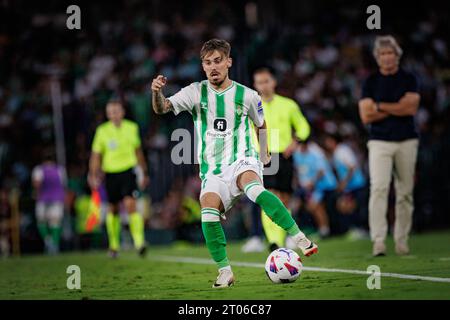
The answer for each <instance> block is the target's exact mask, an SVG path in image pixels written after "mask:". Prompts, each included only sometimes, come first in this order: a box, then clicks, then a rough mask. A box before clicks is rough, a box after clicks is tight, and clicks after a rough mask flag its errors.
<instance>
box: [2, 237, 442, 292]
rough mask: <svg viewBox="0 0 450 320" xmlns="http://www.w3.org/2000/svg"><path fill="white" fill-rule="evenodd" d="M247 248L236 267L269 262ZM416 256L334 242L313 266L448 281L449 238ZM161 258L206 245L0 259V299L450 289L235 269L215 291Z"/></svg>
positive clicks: (202, 251)
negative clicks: (75, 275) (74, 273)
mask: <svg viewBox="0 0 450 320" xmlns="http://www.w3.org/2000/svg"><path fill="white" fill-rule="evenodd" d="M241 244H242V243H232V244H229V246H228V255H229V258H230V260H231V262H233V261H240V262H258V263H264V261H265V259H266V257H267V253H266V252H264V253H258V254H243V253H241V252H240V247H241ZM410 244H411V249H412V254H411V256H407V257H398V256H396V255H395V254H394V252H393V243H392V241H388V243H387V245H388V255H387V256H386V257H379V258H373V257H372V256H371V255H370V251H371V244H370V242H369V241H368V240H359V241H353V242H352V241H348V240H345V239H342V238H334V239H330V240H323V241H320V242H319V246H320V251H319V254H318V255H316V256H312V257H310V258H304V259H303V261H304V264H305V266H308V267H323V268H342V269H358V270H366V269H367V267H368V266H369V265H373V264H375V265H378V266H380V268H381V272H386V273H387V272H392V273H401V274H410V275H420V276H433V277H443V278H450V232H449V231H446V232H435V233H428V234H420V235H414V236H413V237H412V239H411V243H410ZM158 256H171V257H198V258H208V253H207V251H206V248H205V247H204V246H191V245H188V244H184V243H178V244H177V245H174V246H171V247H150V248H149V251H148V256H147V258H146V259H142V258H139V257H137V255H136V254H135V253H134V252H122V253H121V255H120V257H119V259H117V260H110V259H109V258H107V256H106V252H98V251H97V252H87V253H66V254H61V255H59V256H54V257H47V256H43V255H34V256H23V257H21V258H11V259H7V260H2V261H0V275H1V277H0V299H226V300H233V299H239V300H241V299H450V283H437V282H429V281H423V280H409V279H398V278H390V277H382V279H381V289H380V290H368V289H367V286H366V280H367V276H366V275H358V274H345V273H329V272H316V271H304V272H303V273H302V275H301V277H300V278H299V280H297V281H296V282H295V283H292V284H282V285H275V284H272V283H271V282H269V280H268V279H267V277H266V275H265V274H264V269H263V268H254V267H233V270H234V273H235V276H236V278H237V282H236V285H235V286H234V287H232V288H226V289H219V290H217V289H212V288H211V285H212V282H213V280H215V277H216V272H217V271H216V268H215V266H214V265H206V264H193V263H178V262H161V261H156V260H155V259H156V258H157V257H158ZM73 264H74V265H78V266H79V267H80V268H81V290H68V289H67V288H66V281H67V277H68V276H69V275H68V274H66V268H67V266H69V265H73Z"/></svg>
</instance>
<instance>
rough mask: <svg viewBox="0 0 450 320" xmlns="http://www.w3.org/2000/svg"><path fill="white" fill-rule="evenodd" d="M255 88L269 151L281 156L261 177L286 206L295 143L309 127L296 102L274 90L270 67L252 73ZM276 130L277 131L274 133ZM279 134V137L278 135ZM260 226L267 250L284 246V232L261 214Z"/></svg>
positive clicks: (288, 196) (302, 138)
mask: <svg viewBox="0 0 450 320" xmlns="http://www.w3.org/2000/svg"><path fill="white" fill-rule="evenodd" d="M253 81H254V87H255V89H256V90H257V91H258V93H259V94H260V95H261V98H262V104H263V108H264V118H265V120H266V124H267V129H268V139H269V152H270V153H271V154H272V157H274V156H275V157H276V156H278V157H279V159H280V162H279V169H278V172H277V173H276V174H275V175H270V176H269V175H268V176H264V186H265V187H266V188H267V189H268V190H270V191H271V192H273V193H274V194H275V195H276V196H277V197H279V198H280V200H281V201H282V202H283V204H284V205H285V206H286V207H287V208H288V207H289V201H290V199H291V194H292V191H293V190H292V179H293V172H294V165H293V160H292V154H293V152H294V151H295V149H296V148H297V145H298V142H300V141H304V140H306V139H307V138H308V137H309V134H310V126H309V124H308V121H307V120H306V119H305V117H304V116H303V114H302V113H301V111H300V107H299V106H298V104H297V103H296V102H295V101H294V100H292V99H289V98H286V97H283V96H280V95H278V94H276V93H275V88H276V86H277V82H276V79H275V76H274V74H273V73H272V71H271V70H270V69H269V68H260V69H257V70H255V72H254V73H253ZM277 133H278V134H277ZM277 136H278V137H277ZM261 217H262V225H263V228H264V231H265V234H266V238H267V241H268V242H269V245H270V247H269V250H270V251H273V250H275V249H276V248H278V247H284V242H285V238H286V232H285V231H284V230H283V229H281V228H280V227H278V226H277V225H275V223H273V222H272V221H271V220H270V219H269V218H268V217H267V215H265V214H262V216H261Z"/></svg>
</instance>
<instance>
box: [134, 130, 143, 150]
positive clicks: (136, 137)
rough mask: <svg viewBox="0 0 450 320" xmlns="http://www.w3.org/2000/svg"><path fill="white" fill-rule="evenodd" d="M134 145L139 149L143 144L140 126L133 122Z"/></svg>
mask: <svg viewBox="0 0 450 320" xmlns="http://www.w3.org/2000/svg"><path fill="white" fill-rule="evenodd" d="M133 145H134V148H135V149H137V148H139V147H140V146H141V137H140V136H139V126H138V125H137V124H133Z"/></svg>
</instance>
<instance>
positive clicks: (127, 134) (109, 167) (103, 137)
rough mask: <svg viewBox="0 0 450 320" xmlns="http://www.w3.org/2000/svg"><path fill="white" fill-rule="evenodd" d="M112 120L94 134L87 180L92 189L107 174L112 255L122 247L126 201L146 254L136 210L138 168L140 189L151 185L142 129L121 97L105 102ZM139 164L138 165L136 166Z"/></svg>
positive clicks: (133, 230)
mask: <svg viewBox="0 0 450 320" xmlns="http://www.w3.org/2000/svg"><path fill="white" fill-rule="evenodd" d="M106 116H107V118H108V120H109V121H107V122H105V123H103V124H101V125H100V126H99V127H98V128H97V130H96V132H95V136H94V140H93V143H92V154H91V158H90V161H89V175H88V182H89V185H90V187H91V189H92V190H95V189H97V188H98V187H99V185H100V183H101V180H102V179H101V178H102V172H103V173H104V182H105V187H106V193H107V195H108V202H109V209H110V211H109V212H108V214H107V216H106V230H107V233H108V242H109V255H110V256H111V257H112V258H115V257H117V254H118V250H119V249H120V229H121V223H120V216H119V205H120V203H121V202H122V201H123V204H124V207H125V209H126V211H127V212H128V214H129V226H130V232H131V236H132V238H133V242H134V246H135V248H136V249H137V250H138V252H139V254H140V255H141V256H144V255H145V251H146V246H145V240H144V220H143V218H142V216H141V214H139V213H138V212H137V211H136V198H137V196H138V188H137V182H136V175H135V170H136V169H138V168H140V170H142V171H141V172H142V173H143V174H142V176H143V177H142V179H139V187H140V189H141V190H142V189H144V188H145V187H146V186H147V184H148V175H147V166H146V164H145V159H144V155H143V153H142V150H141V141H140V138H139V128H138V126H137V124H135V123H134V122H132V121H129V120H126V119H124V116H125V110H124V108H123V106H122V103H121V102H120V101H119V100H110V101H109V102H108V104H107V105H106ZM138 163H139V167H137V165H138Z"/></svg>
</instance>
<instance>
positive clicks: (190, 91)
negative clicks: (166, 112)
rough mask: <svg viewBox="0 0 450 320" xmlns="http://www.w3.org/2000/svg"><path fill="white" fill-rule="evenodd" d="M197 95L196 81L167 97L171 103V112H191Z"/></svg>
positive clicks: (197, 98)
mask: <svg viewBox="0 0 450 320" xmlns="http://www.w3.org/2000/svg"><path fill="white" fill-rule="evenodd" d="M199 95H200V93H199V88H198V83H191V84H190V85H188V86H186V87H184V88H183V89H181V90H180V91H178V92H177V93H175V94H174V95H173V96H171V97H169V98H167V99H169V101H170V102H171V103H172V106H173V113H174V114H175V115H177V114H179V113H180V112H181V111H188V112H189V113H192V109H193V108H194V106H195V104H197V103H198V100H199Z"/></svg>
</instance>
